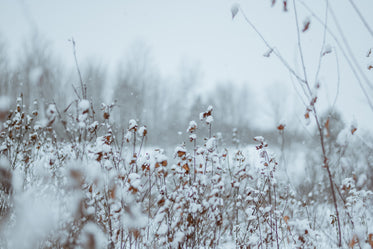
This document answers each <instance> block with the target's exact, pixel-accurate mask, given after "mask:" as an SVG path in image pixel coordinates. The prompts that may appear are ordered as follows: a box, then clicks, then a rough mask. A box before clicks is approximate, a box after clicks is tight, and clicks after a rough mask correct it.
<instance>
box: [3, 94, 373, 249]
mask: <svg viewBox="0 0 373 249" xmlns="http://www.w3.org/2000/svg"><path fill="white" fill-rule="evenodd" d="M84 101H85V100H84ZM20 103H21V101H20V100H19V101H18V104H17V106H16V107H15V109H14V111H12V112H10V113H8V114H9V115H7V116H6V117H3V118H2V120H1V121H2V126H1V134H0V148H1V149H0V155H1V159H0V187H1V190H0V231H1V234H0V236H1V239H0V247H1V248H335V247H337V241H338V238H337V230H336V229H337V226H336V214H335V212H334V210H335V209H334V206H333V202H332V199H331V195H330V192H329V185H328V181H327V178H326V172H324V171H325V170H324V169H323V168H322V167H321V166H320V165H322V163H320V160H321V159H320V158H319V157H318V155H319V154H318V150H317V149H316V148H315V149H314V150H313V151H308V152H305V150H304V149H305V148H304V147H301V146H302V145H295V146H293V147H290V148H291V149H287V150H283V151H279V150H278V149H274V150H277V155H276V156H275V155H274V154H273V153H272V151H273V150H272V149H271V145H268V144H267V143H266V141H265V139H264V138H263V137H256V138H255V139H254V140H253V143H254V144H253V145H252V146H243V147H242V149H233V148H229V149H226V148H224V147H223V146H221V145H219V143H218V141H217V138H215V137H214V134H212V135H211V137H210V135H209V134H206V137H197V135H196V134H195V131H196V130H197V129H198V127H197V123H196V122H191V123H190V125H189V128H188V130H187V132H188V133H189V135H190V136H189V141H186V142H185V144H180V145H175V147H174V151H173V153H168V154H166V153H165V152H164V150H162V149H161V148H154V147H153V148H144V146H143V140H144V138H145V137H146V136H147V132H148V131H147V130H146V128H145V127H139V126H138V124H137V123H136V121H134V120H130V121H129V126H128V130H127V133H126V134H123V136H116V135H115V132H114V131H113V129H112V126H111V124H110V122H109V120H108V119H104V120H103V121H102V122H97V121H95V120H93V119H92V118H91V117H90V115H89V112H90V110H89V108H90V105H89V102H88V101H85V102H80V103H78V105H77V113H76V118H71V119H69V118H68V117H65V119H64V118H63V117H57V114H56V112H55V109H54V108H53V107H51V108H48V110H49V115H47V116H46V119H45V120H42V122H39V121H37V120H38V118H37V116H38V114H37V112H31V113H27V112H26V111H25V109H24V107H23V106H22V105H21V104H20ZM3 106H4V108H3V109H7V108H8V106H6V105H5V104H4V105H3ZM2 112H4V110H2ZM47 114H48V113H47ZM202 114H203V113H202ZM211 115H212V114H211V111H210V112H209V111H207V112H205V116H203V115H202V116H201V120H202V123H201V125H207V126H209V125H210V124H211V122H212V116H211ZM104 116H105V115H104ZM106 116H107V117H108V116H109V115H106ZM62 121H66V123H64V124H65V126H64V129H65V130H64V132H65V133H66V135H65V138H64V139H61V138H60V137H58V136H57V134H56V131H55V130H54V123H55V122H62ZM62 123H63V122H62ZM344 134H345V135H346V136H348V138H346V139H342V138H339V139H338V141H339V143H336V144H335V145H333V147H330V151H333V153H334V154H333V155H335V156H334V157H331V158H330V161H331V165H334V166H333V167H334V168H332V171H333V175H334V178H335V188H337V190H338V208H339V216H340V220H341V225H342V226H341V228H342V231H341V233H342V243H343V247H345V248H347V247H350V248H353V247H356V248H372V247H373V238H372V233H373V220H372V218H373V210H372V208H371V206H372V204H373V198H372V197H373V195H372V192H371V191H370V188H371V187H372V179H369V177H371V173H370V172H371V168H369V167H371V162H372V161H371V160H372V154H371V150H370V149H371V148H369V146H367V144H362V143H361V142H359V141H360V140H359V139H355V138H351V136H350V135H348V134H346V132H345V133H344ZM341 136H344V135H343V134H342V135H341ZM347 143H348V145H349V146H347ZM359 146H360V147H359ZM285 156H286V160H285ZM296 167H298V169H296ZM285 169H287V170H285ZM367 169H370V172H369V171H367ZM297 178H298V179H297ZM299 178H300V179H299Z"/></svg>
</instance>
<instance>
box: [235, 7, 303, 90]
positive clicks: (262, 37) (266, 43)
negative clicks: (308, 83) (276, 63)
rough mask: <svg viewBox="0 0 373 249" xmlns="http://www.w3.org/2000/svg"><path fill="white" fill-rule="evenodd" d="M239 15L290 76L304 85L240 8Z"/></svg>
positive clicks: (301, 79) (300, 78)
mask: <svg viewBox="0 0 373 249" xmlns="http://www.w3.org/2000/svg"><path fill="white" fill-rule="evenodd" d="M240 13H242V16H243V17H244V19H245V21H246V22H247V23H248V24H249V25H250V27H251V28H252V29H253V30H254V31H255V33H256V34H257V35H258V36H259V37H260V38H261V39H262V41H263V42H264V44H265V45H266V46H267V48H268V49H270V50H272V51H273V54H274V55H276V56H277V58H279V59H280V61H281V63H282V64H283V65H284V66H285V67H286V68H287V69H288V70H289V71H290V72H291V74H292V75H294V76H295V77H296V78H297V79H298V80H299V81H301V82H303V83H305V80H304V79H303V78H302V77H300V76H299V75H298V74H297V73H296V72H295V70H294V69H292V68H291V67H290V65H289V64H288V63H287V62H286V61H285V59H284V58H283V57H282V56H281V54H280V53H279V51H278V50H277V49H275V48H274V47H272V46H271V45H270V44H269V43H268V42H267V40H266V39H265V38H264V36H263V35H262V34H261V33H260V32H259V30H258V29H257V28H256V27H255V25H254V24H253V23H252V22H251V21H250V19H249V18H248V17H247V16H246V14H245V12H244V11H243V10H242V9H241V8H240Z"/></svg>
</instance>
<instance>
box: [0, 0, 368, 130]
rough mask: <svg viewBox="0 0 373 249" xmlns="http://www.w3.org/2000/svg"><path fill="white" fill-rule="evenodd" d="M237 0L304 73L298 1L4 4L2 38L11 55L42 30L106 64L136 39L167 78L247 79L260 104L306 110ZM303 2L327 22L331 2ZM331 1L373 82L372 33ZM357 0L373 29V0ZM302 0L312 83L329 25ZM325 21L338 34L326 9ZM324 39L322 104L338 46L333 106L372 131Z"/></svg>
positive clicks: (46, 0) (328, 101)
mask: <svg viewBox="0 0 373 249" xmlns="http://www.w3.org/2000/svg"><path fill="white" fill-rule="evenodd" d="M235 2H239V3H240V6H241V8H242V10H244V12H245V13H246V15H247V16H248V18H249V19H250V20H251V21H252V22H253V23H254V24H255V25H256V26H257V28H258V29H259V30H260V31H261V32H262V34H263V35H264V37H265V38H266V39H267V40H268V42H269V43H270V44H271V45H272V46H275V47H276V48H278V49H279V50H280V52H281V54H282V55H283V57H284V58H285V59H286V60H287V62H288V63H289V65H291V67H294V69H295V70H297V71H298V72H299V74H302V73H301V66H300V65H301V64H300V63H299V62H300V61H299V59H297V58H299V52H298V50H297V43H296V41H297V40H296V32H295V22H294V11H293V2H292V1H289V2H288V10H289V11H288V12H284V11H283V10H282V1H279V0H278V1H277V3H276V5H275V6H274V7H273V8H271V1H270V0H261V1H257V0H256V1H254V0H246V1H228V0H183V1H181V0H152V1H150V0H147V1H145V0H131V1H130V0H110V1H102V0H101V1H99V0H63V1H55V0H30V1H22V0H0V35H1V36H3V38H4V39H5V41H7V43H8V46H9V53H10V55H15V54H18V55H19V53H20V52H19V51H20V50H19V48H20V46H21V44H22V42H24V41H25V40H26V41H27V39H29V38H30V34H31V33H32V32H33V31H34V30H37V31H38V32H39V33H40V34H41V35H42V36H43V37H45V39H47V40H48V41H50V42H51V45H52V48H53V50H54V52H55V54H56V55H58V56H59V57H61V59H62V60H63V61H64V62H65V63H66V64H68V65H73V63H74V61H73V56H72V52H71V44H70V43H69V42H68V39H69V38H70V37H74V39H75V40H76V42H77V49H78V57H79V60H80V61H81V63H84V61H85V60H86V59H91V58H95V59H97V60H100V61H101V62H102V63H104V64H107V65H108V66H109V68H110V67H112V66H113V65H116V64H117V62H118V61H120V60H122V59H123V58H125V56H126V54H128V53H129V52H130V50H131V49H133V47H134V44H144V46H146V47H148V48H149V50H150V51H151V58H152V60H153V64H155V65H157V67H158V68H159V70H160V71H161V73H162V75H164V76H165V77H170V78H172V77H177V76H178V74H180V71H181V70H183V69H185V68H196V69H198V70H200V72H201V77H202V78H201V82H202V84H203V85H204V86H209V85H212V84H214V83H216V82H218V81H226V80H231V81H234V82H236V83H237V84H248V85H249V86H250V88H251V89H252V91H253V93H254V95H256V96H257V97H258V98H257V99H258V100H257V101H258V106H260V105H261V104H260V103H261V101H264V100H265V99H268V98H269V97H270V98H276V97H277V98H279V99H284V102H286V100H287V99H294V101H291V102H289V103H287V104H286V105H284V106H286V107H283V108H284V109H283V110H279V111H280V112H284V113H286V112H287V110H289V111H290V110H292V109H294V108H293V107H294V106H295V105H296V106H301V105H302V104H301V102H300V101H299V99H298V98H297V97H296V93H295V91H294V88H293V84H292V81H291V79H290V76H289V72H288V70H287V69H286V68H285V67H284V66H283V64H281V63H280V61H279V60H278V59H277V58H276V57H274V56H273V55H271V57H269V58H266V57H264V56H263V54H264V53H265V52H266V51H267V48H266V47H265V45H264V43H263V42H262V41H261V40H260V38H259V37H258V36H257V35H256V33H255V32H254V31H253V30H252V29H251V28H250V26H249V25H248V24H247V23H246V22H245V20H244V18H243V16H242V15H241V14H240V13H239V14H238V15H237V16H236V17H235V19H234V20H232V16H231V12H230V9H231V6H232V4H233V3H235ZM304 2H306V3H308V4H310V5H311V8H312V9H313V10H314V11H315V13H316V14H317V15H318V16H319V17H321V18H323V16H324V11H325V1H323V0H318V1H306V0H305V1H304ZM329 2H330V7H331V8H332V10H333V11H334V12H335V13H336V16H337V18H338V21H339V22H340V25H341V26H342V27H343V30H344V33H345V35H346V36H347V40H348V42H349V43H350V46H351V48H352V50H353V53H354V55H355V56H356V58H357V60H358V63H359V66H360V67H361V68H362V70H363V71H364V73H365V76H366V77H367V78H368V79H369V80H370V81H371V82H372V81H373V70H370V71H369V70H367V66H368V64H369V63H372V61H373V59H372V58H373V57H369V58H368V57H366V54H367V52H368V50H369V48H371V47H373V38H372V36H370V34H369V33H368V32H367V30H366V29H365V27H364V26H363V24H362V22H361V20H360V19H359V17H358V15H357V14H356V12H354V10H353V9H352V7H351V5H350V3H349V1H348V0H330V1H329ZM354 2H355V3H356V5H357V6H358V8H359V9H360V11H361V13H362V15H363V16H364V17H365V19H366V21H367V22H368V23H369V24H370V26H371V27H373V15H372V14H371V13H372V11H373V1H371V0H359V1H354ZM297 6H298V8H297V9H298V12H299V13H298V14H299V21H300V25H301V26H303V21H304V20H307V18H309V19H310V21H311V25H310V28H309V30H308V31H306V32H305V33H302V34H301V36H302V42H303V48H304V50H305V54H304V55H305V60H306V64H307V72H308V73H309V75H311V76H310V78H311V81H312V80H313V79H314V77H313V76H314V75H315V73H316V68H317V62H318V55H319V53H320V49H321V44H322V34H323V29H322V26H321V25H320V24H318V23H317V21H316V20H315V18H313V17H312V16H311V15H310V14H309V13H307V12H306V11H305V9H304V7H302V5H300V4H298V5H297ZM328 20H329V21H328V24H329V25H330V27H331V29H332V30H334V31H335V30H336V29H335V25H334V23H333V20H332V18H331V15H330V14H329V16H328ZM335 32H336V31H335ZM336 33H337V32H336ZM326 43H327V44H330V46H331V47H332V48H333V52H332V53H331V54H328V55H327V56H325V58H324V60H323V64H322V70H321V71H320V75H319V79H320V82H321V88H320V91H319V92H320V99H321V102H320V103H321V105H322V108H323V109H324V108H326V107H328V106H331V105H332V103H333V100H334V98H335V94H336V86H337V79H338V77H337V73H336V70H337V69H336V68H337V67H336V56H335V52H337V57H338V59H339V66H340V74H339V76H340V79H341V81H340V90H339V97H338V99H337V107H338V108H339V109H342V110H343V115H344V118H345V119H346V121H347V122H350V121H352V120H353V119H354V120H356V121H357V123H358V124H359V125H360V126H362V127H365V128H369V127H371V124H372V122H373V111H372V110H370V109H369V108H368V105H367V101H366V99H365V97H364V95H363V94H362V90H361V89H360V88H359V85H358V83H357V81H356V79H355V78H354V76H353V74H352V73H351V70H350V69H349V67H348V66H347V63H346V62H345V60H344V59H343V56H342V53H341V52H340V51H338V50H335V49H334V47H335V46H336V43H335V41H334V40H333V39H332V38H331V37H330V35H328V36H327V37H326ZM312 85H313V83H312ZM368 95H369V96H370V97H372V99H373V91H368ZM289 108H290V109H289ZM303 114H304V113H302V111H300V112H298V113H297V115H298V117H299V118H302V115H303ZM284 117H285V118H286V115H285V114H284Z"/></svg>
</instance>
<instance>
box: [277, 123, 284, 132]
mask: <svg viewBox="0 0 373 249" xmlns="http://www.w3.org/2000/svg"><path fill="white" fill-rule="evenodd" d="M284 129H285V125H283V124H280V125H279V126H277V130H279V131H283V130H284Z"/></svg>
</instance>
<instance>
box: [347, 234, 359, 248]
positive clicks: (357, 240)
mask: <svg viewBox="0 0 373 249" xmlns="http://www.w3.org/2000/svg"><path fill="white" fill-rule="evenodd" d="M357 243H359V238H358V237H357V235H356V234H354V236H353V237H352V239H351V241H350V243H348V247H349V248H354V246H355V245H356V244H357Z"/></svg>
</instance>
